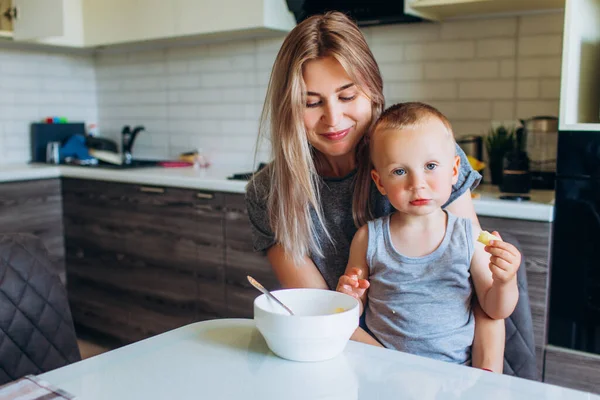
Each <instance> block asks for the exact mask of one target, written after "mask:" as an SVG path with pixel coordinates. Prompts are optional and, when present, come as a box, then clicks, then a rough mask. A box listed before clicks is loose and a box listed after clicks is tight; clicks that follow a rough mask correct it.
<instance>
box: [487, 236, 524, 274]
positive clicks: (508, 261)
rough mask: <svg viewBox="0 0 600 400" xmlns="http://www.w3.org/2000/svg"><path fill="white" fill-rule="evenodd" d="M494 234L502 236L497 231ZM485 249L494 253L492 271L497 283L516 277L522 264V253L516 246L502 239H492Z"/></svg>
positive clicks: (491, 261) (491, 264) (491, 260)
mask: <svg viewBox="0 0 600 400" xmlns="http://www.w3.org/2000/svg"><path fill="white" fill-rule="evenodd" d="M492 234H493V235H495V236H498V237H499V238H501V237H500V234H499V233H498V232H496V231H494V232H492ZM485 251H487V252H488V253H490V254H491V255H492V257H490V271H492V278H493V279H494V284H495V285H504V284H506V283H508V282H511V281H512V280H513V279H515V277H516V275H517V271H518V270H519V266H520V265H521V253H520V252H519V250H517V248H516V247H515V246H513V245H512V244H510V243H507V242H504V241H502V240H490V243H489V244H488V245H487V246H485Z"/></svg>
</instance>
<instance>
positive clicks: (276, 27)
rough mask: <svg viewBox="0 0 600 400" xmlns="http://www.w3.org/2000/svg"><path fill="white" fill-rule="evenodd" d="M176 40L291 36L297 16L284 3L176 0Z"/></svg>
mask: <svg viewBox="0 0 600 400" xmlns="http://www.w3.org/2000/svg"><path fill="white" fill-rule="evenodd" d="M173 2H174V4H175V9H176V11H175V33H176V35H177V36H195V35H205V34H208V35H214V36H215V37H219V36H224V35H237V36H243V37H247V38H248V37H257V36H265V35H270V34H281V33H287V32H289V31H290V30H291V29H292V28H293V27H294V26H295V25H296V20H295V19H294V15H293V14H292V13H291V12H290V11H289V10H288V8H287V3H286V1H285V0H242V1H240V0H174V1H173Z"/></svg>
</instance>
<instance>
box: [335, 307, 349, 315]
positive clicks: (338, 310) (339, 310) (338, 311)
mask: <svg viewBox="0 0 600 400" xmlns="http://www.w3.org/2000/svg"><path fill="white" fill-rule="evenodd" d="M344 311H346V309H345V308H342V307H338V308H336V309H335V310H333V312H334V314H338V313H341V312H344Z"/></svg>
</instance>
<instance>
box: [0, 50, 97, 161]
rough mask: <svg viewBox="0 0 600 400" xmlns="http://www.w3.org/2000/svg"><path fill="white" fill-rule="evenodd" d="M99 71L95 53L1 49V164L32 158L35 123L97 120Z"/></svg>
mask: <svg viewBox="0 0 600 400" xmlns="http://www.w3.org/2000/svg"><path fill="white" fill-rule="evenodd" d="M94 71H95V69H94V58H93V56H91V55H83V56H82V55H72V54H71V55H65V54H57V53H55V52H54V53H50V52H48V53H44V52H39V51H22V50H14V49H0V164H10V163H15V162H27V161H29V160H30V149H29V124H30V123H31V122H34V121H39V120H41V119H42V118H45V117H47V116H65V117H68V118H69V119H70V120H73V121H97V106H96V79H95V72H94Z"/></svg>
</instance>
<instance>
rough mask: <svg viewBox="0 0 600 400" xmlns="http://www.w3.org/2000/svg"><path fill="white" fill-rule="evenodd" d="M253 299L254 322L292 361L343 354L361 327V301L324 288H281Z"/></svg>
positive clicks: (272, 345)
mask: <svg viewBox="0 0 600 400" xmlns="http://www.w3.org/2000/svg"><path fill="white" fill-rule="evenodd" d="M272 294H273V295H274V296H275V297H277V298H278V299H279V300H280V301H281V302H283V304H285V305H286V306H288V307H289V308H290V309H291V310H292V311H293V312H294V315H290V314H289V313H288V312H287V311H286V310H285V309H284V308H283V307H281V306H280V305H279V304H277V302H275V301H273V300H272V299H271V298H269V297H267V296H266V295H264V294H263V295H260V296H258V297H257V298H256V299H255V300H254V322H255V323H256V328H257V329H258V330H259V331H260V333H261V334H262V335H263V337H264V338H265V341H266V342H267V346H269V349H271V351H272V352H273V353H275V354H276V355H278V356H279V357H282V358H285V359H288V360H292V361H324V360H329V359H331V358H334V357H336V356H337V355H338V354H340V353H341V352H342V351H343V350H344V348H345V347H346V344H347V343H348V340H349V339H350V336H352V334H353V333H354V331H355V330H356V328H357V327H358V317H359V311H360V309H359V304H358V301H357V300H356V299H355V298H354V297H352V296H349V295H347V294H344V293H340V292H335V291H332V290H325V289H282V290H275V291H273V292H272Z"/></svg>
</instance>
